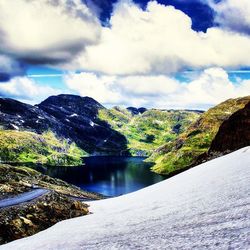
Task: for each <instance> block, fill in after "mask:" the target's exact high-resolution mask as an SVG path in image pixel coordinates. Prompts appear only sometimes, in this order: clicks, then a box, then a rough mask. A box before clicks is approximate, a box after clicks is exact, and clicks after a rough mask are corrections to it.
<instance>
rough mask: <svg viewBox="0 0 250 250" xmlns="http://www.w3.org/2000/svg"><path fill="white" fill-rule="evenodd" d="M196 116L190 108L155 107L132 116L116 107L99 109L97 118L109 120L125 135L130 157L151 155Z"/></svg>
mask: <svg viewBox="0 0 250 250" xmlns="http://www.w3.org/2000/svg"><path fill="white" fill-rule="evenodd" d="M199 116H200V115H199V114H198V113H196V112H190V111H162V110H156V109H151V110H148V111H146V112H144V113H143V114H140V115H134V116H133V115H132V114H131V113H130V112H129V111H128V110H126V109H122V108H119V107H114V108H112V109H109V110H107V109H102V110H100V111H99V119H101V120H104V121H106V122H107V123H109V124H110V125H111V127H112V128H113V129H115V130H117V131H119V132H120V133H121V134H123V135H124V136H125V137H126V138H127V140H128V148H129V152H130V153H131V154H132V155H133V156H136V155H143V156H149V155H151V153H152V152H153V150H155V149H156V148H158V147H159V146H160V145H163V144H165V143H166V142H169V141H172V140H174V139H175V138H176V137H177V136H178V134H179V133H181V132H183V131H184V130H185V129H186V128H187V127H188V126H189V125H190V124H191V123H192V122H194V121H195V120H197V119H198V117H199ZM174 128H175V129H174Z"/></svg>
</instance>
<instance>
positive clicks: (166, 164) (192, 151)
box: [148, 96, 250, 175]
mask: <svg viewBox="0 0 250 250" xmlns="http://www.w3.org/2000/svg"><path fill="white" fill-rule="evenodd" d="M249 102H250V96H247V97H243V98H237V99H229V100H227V101H225V102H223V103H221V104H219V105H217V106H215V107H213V108H211V109H209V110H208V111H207V112H205V113H204V114H202V115H201V116H200V118H199V119H198V120H197V121H196V122H195V123H193V124H192V125H191V126H190V127H189V128H188V129H187V130H186V131H184V132H183V133H181V134H180V135H179V136H178V137H177V138H176V139H175V140H173V141H171V142H169V143H167V144H165V145H163V146H161V147H159V148H158V149H157V150H156V151H155V153H154V154H153V155H152V156H151V158H149V159H148V161H154V162H155V166H154V167H153V171H155V172H157V173H160V174H165V175H172V174H175V173H178V172H179V171H182V170H184V169H187V168H189V167H190V166H191V165H195V164H197V163H196V162H197V161H198V162H199V160H200V157H202V156H203V155H204V154H206V153H207V152H208V150H209V148H210V146H211V144H212V141H213V140H214V138H215V136H216V134H217V132H218V131H219V129H220V126H221V125H222V124H223V122H225V121H227V120H228V119H229V118H230V117H231V115H232V114H234V113H235V112H237V111H239V110H241V109H243V108H244V107H245V105H246V104H248V103H249ZM236 118H237V115H236ZM232 119H234V120H235V118H232ZM234 124H235V126H239V125H240V124H237V123H236V122H234ZM244 124H246V122H245V123H244ZM246 129H247V128H246V127H243V128H242V129H241V133H242V134H241V137H244V136H245V133H246ZM225 133H226V132H224V135H223V137H225ZM227 133H231V132H229V130H228V129H227ZM222 141H223V138H222V139H221V143H222ZM217 144H218V143H217ZM246 144H247V145H249V142H248V143H246ZM244 145H245V144H244Z"/></svg>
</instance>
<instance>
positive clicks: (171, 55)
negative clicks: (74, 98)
mask: <svg viewBox="0 0 250 250" xmlns="http://www.w3.org/2000/svg"><path fill="white" fill-rule="evenodd" d="M110 25H111V26H110V27H106V28H103V29H102V36H101V40H100V42H99V43H98V44H95V45H91V46H88V47H87V48H86V51H84V52H83V53H82V54H81V55H80V56H78V57H77V60H76V64H77V65H78V67H79V68H82V69H84V70H90V71H97V72H102V73H105V74H111V75H112V74H120V75H129V74H152V73H154V74H167V73H170V72H176V71H178V70H181V69H183V68H194V69H195V68H207V67H211V66H218V67H228V68H238V67H240V66H246V65H250V57H249V56H248V54H247V53H246V51H250V37H249V36H246V35H244V34H240V33H236V32H231V31H226V30H223V29H222V28H210V29H208V30H207V32H206V33H203V32H196V31H194V30H192V28H191V19H190V18H189V17H188V16H187V15H185V14H184V13H183V12H181V11H179V10H176V9H175V8H174V7H172V6H164V5H161V4H158V3H156V2H149V3H148V6H147V9H146V10H142V9H140V8H139V7H138V6H136V5H135V4H133V3H131V2H130V1H120V3H119V4H117V5H116V7H115V9H114V13H113V15H112V17H111V20H110Z"/></svg>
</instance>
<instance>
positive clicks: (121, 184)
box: [36, 156, 164, 196]
mask: <svg viewBox="0 0 250 250" xmlns="http://www.w3.org/2000/svg"><path fill="white" fill-rule="evenodd" d="M143 160H144V158H142V157H106V156H105V157H100V156H99V157H88V158H86V159H85V164H86V165H84V166H78V167H44V166H37V167H36V168H37V169H38V170H39V171H41V172H43V173H45V174H47V175H49V176H52V177H56V178H60V179H62V180H65V181H67V182H69V183H72V184H74V185H76V186H79V187H80V188H82V189H84V190H88V191H92V192H98V193H101V194H104V195H108V196H118V195H122V194H126V193H130V192H133V191H136V190H138V189H141V188H144V187H147V186H149V185H152V184H154V183H157V182H159V181H162V180H163V179H164V177H162V176H160V175H157V174H155V173H153V172H151V171H150V167H151V166H152V164H151V163H145V162H143Z"/></svg>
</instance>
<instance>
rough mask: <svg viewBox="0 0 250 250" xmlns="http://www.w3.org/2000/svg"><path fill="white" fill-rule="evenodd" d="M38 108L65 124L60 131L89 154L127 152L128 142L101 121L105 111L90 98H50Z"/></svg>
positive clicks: (68, 96)
mask: <svg viewBox="0 0 250 250" xmlns="http://www.w3.org/2000/svg"><path fill="white" fill-rule="evenodd" d="M38 107H39V108H40V109H41V110H43V111H45V112H46V113H48V114H50V115H51V116H53V117H55V118H56V120H57V121H59V122H60V123H61V124H63V127H61V128H60V129H59V131H58V133H60V134H61V135H63V136H64V137H68V138H70V139H71V140H73V141H74V142H76V144H77V145H78V146H79V147H81V148H82V149H84V150H85V151H87V152H88V153H92V154H93V153H97V154H98V153H99V154H100V153H101V154H102V153H103V154H120V152H122V151H126V143H127V141H126V138H125V137H124V136H123V135H121V134H120V133H118V132H117V131H115V130H113V129H111V127H110V125H109V124H108V123H106V122H104V121H101V120H100V119H99V118H98V111H99V110H100V109H105V108H104V107H103V106H102V105H101V104H100V103H98V102H97V101H95V100H94V99H92V98H89V97H80V96H74V95H59V96H51V97H49V98H48V99H46V100H45V101H43V102H42V103H41V104H39V105H38Z"/></svg>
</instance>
